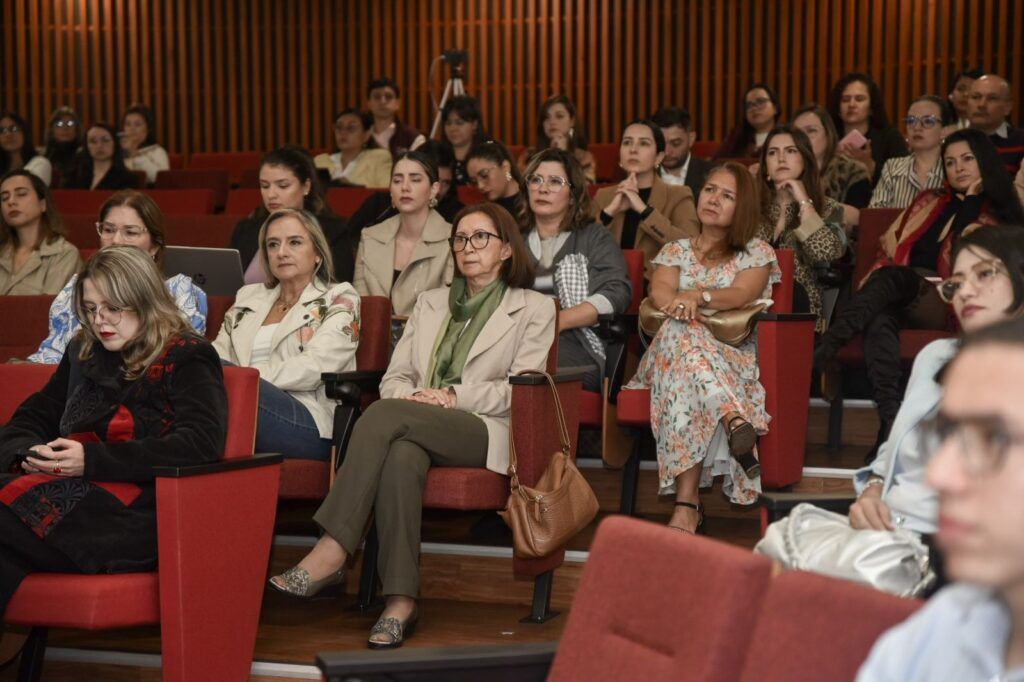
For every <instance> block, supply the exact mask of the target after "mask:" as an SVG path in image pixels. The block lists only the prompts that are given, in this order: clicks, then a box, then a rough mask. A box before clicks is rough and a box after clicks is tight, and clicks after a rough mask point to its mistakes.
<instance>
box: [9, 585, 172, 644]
mask: <svg viewBox="0 0 1024 682" xmlns="http://www.w3.org/2000/svg"><path fill="white" fill-rule="evenodd" d="M4 622H6V623H9V624H11V625H40V626H49V627H69V628H81V629H85V630H102V629H108V628H125V627H134V626H138V625H149V624H152V623H158V622H160V591H159V574H158V573H156V572H155V571H154V572H152V573H121V574H117V575H70V574H66V573H34V574H32V575H29V576H28V577H27V578H25V580H24V581H23V582H22V583H21V586H20V587H19V588H18V591H17V592H15V593H14V597H13V598H12V599H11V602H10V604H8V606H7V613H6V616H5V618H4Z"/></svg>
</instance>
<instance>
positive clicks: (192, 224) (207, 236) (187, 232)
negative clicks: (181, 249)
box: [164, 214, 239, 249]
mask: <svg viewBox="0 0 1024 682" xmlns="http://www.w3.org/2000/svg"><path fill="white" fill-rule="evenodd" d="M238 221H239V217H238V216H234V215H226V214H214V215H169V216H165V217H164V229H165V230H166V231H167V243H168V244H170V245H171V246H205V247H208V248H213V249H226V248H228V246H229V244H230V243H231V233H232V232H233V231H234V229H235V225H237V224H238Z"/></svg>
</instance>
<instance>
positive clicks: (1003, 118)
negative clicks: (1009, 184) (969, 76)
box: [967, 74, 1024, 177]
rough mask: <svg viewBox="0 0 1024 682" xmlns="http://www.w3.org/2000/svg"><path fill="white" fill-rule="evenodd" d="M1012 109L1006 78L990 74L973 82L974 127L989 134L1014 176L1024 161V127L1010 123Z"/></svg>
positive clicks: (971, 113) (971, 108)
mask: <svg viewBox="0 0 1024 682" xmlns="http://www.w3.org/2000/svg"><path fill="white" fill-rule="evenodd" d="M1012 109H1013V93H1012V92H1011V90H1010V84H1009V83H1008V82H1007V81H1006V79H1005V78H1003V77H1001V76H997V75H995V74H988V75H985V76H982V77H981V78H979V79H978V80H976V81H974V83H973V84H972V85H971V95H970V98H969V99H968V104H967V116H968V118H969V119H970V121H971V127H972V128H975V129H977V130H980V131H981V132H983V133H985V134H986V135H988V136H989V139H991V140H992V144H994V145H995V146H996V149H998V150H999V158H1001V159H1002V160H1003V163H1005V164H1006V171H1007V172H1008V173H1009V174H1010V176H1011V177H1012V176H1013V175H1014V174H1015V173H1016V172H1017V169H1018V168H1020V166H1021V160H1024V129H1021V128H1014V127H1013V126H1011V125H1010V122H1009V116H1010V111H1011V110H1012Z"/></svg>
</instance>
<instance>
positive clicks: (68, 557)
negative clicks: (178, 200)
mask: <svg viewBox="0 0 1024 682" xmlns="http://www.w3.org/2000/svg"><path fill="white" fill-rule="evenodd" d="M74 306H75V310H76V311H77V314H78V317H79V319H81V320H82V321H83V322H84V324H83V325H82V331H81V333H80V334H79V335H78V337H76V339H75V341H73V342H72V343H71V345H69V346H68V349H67V352H66V353H65V354H64V358H63V360H62V361H61V363H60V365H59V366H58V368H57V371H56V372H55V373H54V375H53V377H52V378H51V379H50V381H49V382H48V383H47V384H46V386H45V387H43V389H42V390H40V391H39V392H38V393H36V394H34V395H32V396H31V397H29V398H28V399H27V400H25V402H24V403H22V405H21V406H20V407H19V408H18V410H17V411H16V412H15V413H14V416H13V417H12V418H11V421H10V422H8V424H7V425H6V426H5V427H3V429H0V471H2V472H5V473H3V474H0V615H2V614H3V613H4V612H5V610H6V608H7V604H8V603H9V601H10V599H11V597H12V596H13V595H14V593H15V591H16V590H17V589H18V586H19V585H20V584H21V581H22V580H23V579H24V578H25V576H26V575H28V574H29V573H33V572H37V571H45V572H50V571H58V572H65V573H67V572H72V573H74V572H78V573H107V572H110V573H113V572H127V571H145V570H152V568H153V567H154V566H155V565H156V559H157V538H156V490H155V479H154V476H153V468H154V467H158V466H185V465H192V464H201V463H204V462H211V461H215V460H217V459H219V458H220V457H221V455H222V453H223V450H224V440H225V431H226V424H227V395H226V393H225V389H224V382H223V372H222V369H221V364H220V359H219V357H218V356H217V352H216V351H215V350H213V347H212V346H211V345H210V344H209V343H208V342H207V341H206V340H205V339H203V338H202V337H200V336H197V335H196V334H195V333H194V332H193V331H192V329H191V327H190V326H189V323H188V322H187V321H186V320H185V319H184V318H183V317H181V315H180V314H179V313H178V308H177V306H176V305H175V303H174V299H172V298H171V296H170V294H168V292H167V288H166V287H165V286H164V282H163V278H162V276H161V275H160V273H159V272H158V271H157V269H156V266H155V264H154V263H153V260H152V259H151V258H149V256H148V255H147V254H145V253H144V252H143V251H141V250H139V249H136V248H134V247H130V246H111V247H107V248H105V249H102V250H100V251H99V252H98V253H97V254H96V255H95V256H93V257H92V258H91V259H90V260H89V261H88V262H87V263H86V264H85V266H84V267H83V269H82V271H81V273H80V274H79V277H78V281H77V282H76V283H75V292H74Z"/></svg>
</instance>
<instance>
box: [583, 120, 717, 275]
mask: <svg viewBox="0 0 1024 682" xmlns="http://www.w3.org/2000/svg"><path fill="white" fill-rule="evenodd" d="M664 157H665V135H664V133H663V132H662V131H661V127H660V126H658V125H656V124H655V123H653V122H652V121H647V120H644V119H637V120H636V121H633V122H632V123H630V124H628V125H627V126H626V128H625V129H624V130H623V131H622V143H621V144H620V145H619V167H620V168H622V170H623V171H625V172H626V174H627V175H626V179H625V180H623V181H622V182H620V183H619V184H618V186H616V187H602V188H601V189H599V190H598V191H597V195H596V196H595V197H594V210H595V211H596V213H597V217H598V219H599V220H600V221H601V224H602V225H604V226H605V227H607V228H608V229H609V230H610V231H611V233H612V237H613V238H614V239H615V241H616V242H618V243H619V244H620V245H621V246H622V248H624V249H640V250H641V251H643V252H644V265H645V276H646V277H648V278H650V274H651V273H650V271H651V267H650V265H649V263H650V260H651V259H652V258H654V257H655V256H656V255H657V254H658V251H660V250H661V247H662V246H664V245H665V244H667V243H669V242H674V241H675V240H677V239H682V238H683V237H695V236H696V235H697V210H696V208H695V207H694V203H693V192H692V191H691V190H690V188H689V187H686V186H683V185H679V186H677V185H669V184H667V183H665V182H664V181H663V180H662V179H661V178H660V177H659V176H658V175H659V174H658V168H659V167H660V166H661V161H662V159H663V158H664Z"/></svg>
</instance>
